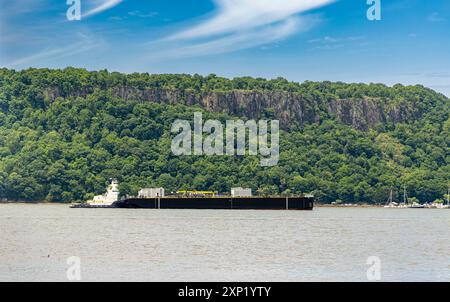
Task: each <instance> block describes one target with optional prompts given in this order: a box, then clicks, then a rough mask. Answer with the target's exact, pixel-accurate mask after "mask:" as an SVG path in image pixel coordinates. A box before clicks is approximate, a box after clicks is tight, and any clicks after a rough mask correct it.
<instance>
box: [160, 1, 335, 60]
mask: <svg viewBox="0 0 450 302" xmlns="http://www.w3.org/2000/svg"><path fill="white" fill-rule="evenodd" d="M214 2H215V4H216V10H215V12H214V13H213V14H212V15H210V16H209V18H207V19H205V20H203V21H201V22H200V23H198V24H195V25H192V26H191V27H190V28H188V29H184V30H181V31H178V32H176V33H174V34H172V35H169V36H168V37H166V38H165V39H164V41H165V42H173V43H183V44H182V45H181V46H180V45H177V47H178V49H177V51H176V53H177V54H182V55H183V56H190V55H204V54H211V53H223V52H229V51H234V50H239V49H244V48H250V47H254V46H260V45H263V44H269V43H272V42H276V41H279V40H281V39H284V38H286V37H288V36H290V35H293V34H294V33H296V32H298V31H301V30H306V29H308V28H310V27H311V26H312V25H313V24H315V22H317V18H313V17H311V16H309V17H305V16H303V17H299V14H301V13H305V12H307V11H310V10H312V9H315V8H319V7H321V6H324V5H328V4H330V3H333V2H335V0H277V1H274V0H214ZM170 53H172V54H173V55H174V53H173V52H170ZM170 53H166V55H170Z"/></svg>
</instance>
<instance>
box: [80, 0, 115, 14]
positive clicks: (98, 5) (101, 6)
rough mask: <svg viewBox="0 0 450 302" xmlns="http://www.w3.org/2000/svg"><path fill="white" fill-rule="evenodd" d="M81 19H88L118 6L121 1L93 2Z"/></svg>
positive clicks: (100, 0) (104, 0)
mask: <svg viewBox="0 0 450 302" xmlns="http://www.w3.org/2000/svg"><path fill="white" fill-rule="evenodd" d="M93 2H94V3H92V4H91V5H90V6H89V10H88V11H87V12H86V13H85V14H83V17H84V18H86V17H90V16H93V15H97V14H99V13H101V12H104V11H106V10H108V9H111V8H113V7H115V6H117V5H119V4H120V3H121V2H123V0H94V1H93Z"/></svg>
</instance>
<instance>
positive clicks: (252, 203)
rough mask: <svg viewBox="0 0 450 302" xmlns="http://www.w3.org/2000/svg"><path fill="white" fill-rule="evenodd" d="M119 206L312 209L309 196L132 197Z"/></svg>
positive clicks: (118, 205)
mask: <svg viewBox="0 0 450 302" xmlns="http://www.w3.org/2000/svg"><path fill="white" fill-rule="evenodd" d="M113 206H114V207H117V208H137V209H139V208H141V209H212V210H214V209H217V210H312V209H313V207H314V199H313V198H308V197H289V198H286V197H225V198H220V197H210V198H208V197H205V198H199V197H163V198H130V199H125V200H121V201H117V202H115V203H114V204H113Z"/></svg>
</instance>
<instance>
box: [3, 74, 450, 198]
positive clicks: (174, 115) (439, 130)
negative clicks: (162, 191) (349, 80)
mask: <svg viewBox="0 0 450 302" xmlns="http://www.w3.org/2000/svg"><path fill="white" fill-rule="evenodd" d="M115 85H127V86H129V87H134V88H139V89H143V88H149V87H151V88H166V89H181V90H189V91H193V92H196V93H202V92H205V91H229V90H236V89H239V90H258V91H274V90H280V91H289V92H293V93H299V94H302V95H303V96H304V97H305V99H309V100H330V99H336V98H352V97H376V98H380V99H382V100H383V101H385V102H387V103H395V102H397V101H400V100H401V101H404V100H407V101H411V102H412V101H416V102H417V101H418V100H420V102H418V106H420V108H419V110H422V111H423V112H424V114H423V116H422V118H421V119H417V120H414V121H412V122H410V123H404V124H397V125H395V126H394V125H379V127H377V128H376V129H372V130H369V131H366V132H363V131H358V130H355V129H352V128H351V127H349V126H346V125H343V124H341V123H339V122H338V121H336V120H333V119H325V120H324V121H322V122H321V123H320V124H310V125H306V126H305V127H302V128H301V129H298V130H293V129H291V130H290V132H289V133H286V132H283V133H282V134H281V157H280V162H279V165H278V166H276V167H271V168H262V167H260V166H259V159H258V158H257V157H228V156H216V157H206V156H189V157H176V156H173V155H172V153H171V149H170V145H171V140H172V136H171V134H170V132H169V130H170V127H171V125H172V122H173V121H174V120H175V119H179V118H182V119H188V120H192V118H193V113H194V112H195V111H199V110H202V109H201V108H196V107H188V106H184V105H162V104H157V103H151V102H145V103H142V102H139V101H135V100H126V101H125V100H123V99H120V98H117V97H113V96H112V95H113V94H112V93H110V88H111V87H113V86H115ZM52 90H57V91H58V92H59V94H58V95H59V97H57V98H56V99H55V100H53V98H52V97H51V95H49V94H51V93H52ZM449 107H450V106H449V100H448V99H447V98H445V97H443V96H442V95H440V94H437V93H435V92H433V91H432V90H430V89H427V88H424V87H422V86H411V87H404V86H401V85H396V86H394V87H392V88H390V87H387V86H384V85H381V84H370V85H365V84H344V83H331V82H323V83H313V82H305V83H302V84H297V83H292V82H288V81H286V80H285V79H282V78H278V79H275V80H264V79H253V78H237V79H233V80H228V79H224V78H219V77H217V76H215V75H210V76H208V77H201V76H198V75H194V76H189V75H148V74H130V75H124V74H119V73H108V72H107V71H100V72H88V71H85V70H82V69H74V68H68V69H65V70H46V69H29V70H26V71H21V72H16V71H12V70H7V69H0V198H8V199H12V200H48V201H62V202H69V201H78V200H85V199H88V198H89V197H92V195H93V194H94V193H95V194H97V193H101V192H103V191H104V189H105V185H106V183H107V180H108V178H111V177H116V178H118V179H119V180H120V181H121V190H122V192H123V193H124V194H135V193H136V192H137V191H138V190H139V188H141V187H148V186H163V187H165V188H166V191H169V192H170V191H174V190H177V189H208V190H217V191H220V192H228V191H229V189H230V187H233V186H244V187H247V186H248V187H251V188H253V190H254V191H255V192H256V191H257V192H259V193H261V194H290V193H300V192H304V193H305V192H313V193H314V194H315V195H316V196H317V197H318V198H319V199H320V201H323V202H332V201H335V200H343V201H345V202H369V203H379V202H384V201H385V200H386V198H387V195H388V192H389V190H390V188H394V189H395V190H396V191H397V192H399V191H400V187H401V186H403V185H406V186H407V187H408V190H409V194H410V196H414V197H417V198H418V199H420V200H421V201H422V202H430V201H434V200H435V199H438V198H442V196H443V195H444V194H445V192H446V188H447V184H448V181H449V180H450V156H449V155H450V151H449V150H450V145H449V137H450V118H449ZM202 111H203V112H204V118H205V119H207V118H214V119H219V120H222V121H224V120H226V119H230V117H228V116H225V115H223V114H218V113H211V112H207V111H204V110H202ZM272 115H273V112H272V111H271V109H267V110H266V112H264V113H263V116H266V117H268V118H270V117H271V116H272ZM324 116H326V115H324ZM400 193H401V192H400ZM400 193H398V194H400Z"/></svg>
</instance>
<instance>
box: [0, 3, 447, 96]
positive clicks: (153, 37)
mask: <svg viewBox="0 0 450 302" xmlns="http://www.w3.org/2000/svg"><path fill="white" fill-rule="evenodd" d="M75 1H76V0H14V1H13V0H0V66H1V67H7V68H12V69H18V70H19V69H26V68H29V67H47V68H64V67H67V66H74V67H82V68H86V69H88V70H100V69H108V70H109V71H120V72H126V73H132V72H148V73H189V74H195V73H198V74H202V75H208V74H211V73H213V74H217V75H219V76H224V77H228V78H233V77H238V76H253V77H264V78H276V77H284V78H287V79H288V80H290V81H296V82H302V81H305V80H310V81H324V80H328V81H344V82H358V83H359V82H364V83H370V82H374V83H385V84H387V85H393V84H396V83H401V84H404V85H413V84H422V85H425V86H427V87H430V88H432V89H434V90H437V91H440V92H442V93H444V94H446V95H447V96H450V39H449V37H450V0H433V1H429V0H428V1H427V0H379V1H380V3H381V6H380V12H381V20H369V19H368V18H367V11H368V9H369V8H370V7H371V6H372V5H368V4H367V1H368V0H80V4H81V5H80V13H81V15H80V20H69V19H68V17H67V13H68V10H69V9H70V8H71V7H72V4H71V5H68V4H67V2H69V3H72V2H75ZM373 1H375V0H373ZM369 2H372V0H369ZM70 13H73V10H70ZM69 15H70V14H69ZM70 16H73V15H70Z"/></svg>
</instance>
